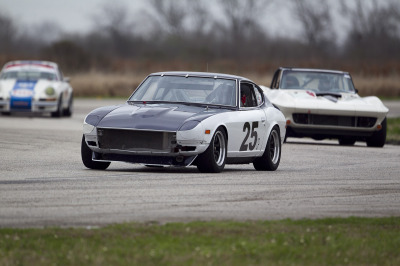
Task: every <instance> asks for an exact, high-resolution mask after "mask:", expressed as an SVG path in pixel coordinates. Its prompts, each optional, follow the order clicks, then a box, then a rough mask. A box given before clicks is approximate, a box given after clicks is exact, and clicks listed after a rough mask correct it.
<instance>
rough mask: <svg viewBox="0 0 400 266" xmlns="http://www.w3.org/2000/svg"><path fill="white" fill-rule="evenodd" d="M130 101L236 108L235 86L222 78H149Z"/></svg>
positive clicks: (232, 81) (231, 81)
mask: <svg viewBox="0 0 400 266" xmlns="http://www.w3.org/2000/svg"><path fill="white" fill-rule="evenodd" d="M129 101H141V102H152V101H156V102H184V103H198V104H214V105H225V106H236V82H235V80H232V79H221V78H203V77H183V76H150V77H148V78H147V79H146V80H145V81H144V82H143V83H142V85H141V86H140V87H139V88H137V89H136V91H135V92H134V94H133V95H132V96H131V97H130V99H129Z"/></svg>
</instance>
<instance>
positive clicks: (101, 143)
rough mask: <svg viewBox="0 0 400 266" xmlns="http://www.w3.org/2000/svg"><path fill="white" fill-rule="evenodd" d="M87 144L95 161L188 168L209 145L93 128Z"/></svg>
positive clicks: (161, 133) (161, 135)
mask: <svg viewBox="0 0 400 266" xmlns="http://www.w3.org/2000/svg"><path fill="white" fill-rule="evenodd" d="M84 135H85V141H86V144H87V145H88V147H89V148H90V149H91V150H92V151H93V158H92V159H93V160H95V161H108V162H111V161H121V162H128V163H142V164H148V165H170V166H189V165H190V164H192V162H193V161H194V160H195V159H196V157H197V155H198V154H200V153H203V152H204V151H205V150H206V149H207V147H208V143H205V142H204V141H199V140H183V141H180V140H177V138H176V135H177V134H176V132H169V131H152V130H132V129H114V128H112V129H110V128H96V127H93V129H92V130H91V132H87V133H86V134H84Z"/></svg>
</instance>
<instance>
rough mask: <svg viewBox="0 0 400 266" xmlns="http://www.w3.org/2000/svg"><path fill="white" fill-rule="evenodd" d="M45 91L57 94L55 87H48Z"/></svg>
mask: <svg viewBox="0 0 400 266" xmlns="http://www.w3.org/2000/svg"><path fill="white" fill-rule="evenodd" d="M44 92H45V93H46V95H47V96H54V95H55V94H56V90H55V89H54V88H53V87H47V88H46V90H45V91H44Z"/></svg>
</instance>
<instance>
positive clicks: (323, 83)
mask: <svg viewBox="0 0 400 266" xmlns="http://www.w3.org/2000/svg"><path fill="white" fill-rule="evenodd" d="M281 80H282V81H281V85H280V88H281V89H291V90H309V91H313V92H316V93H339V92H350V93H354V92H355V89H354V86H353V82H352V81H351V77H350V75H348V74H340V73H326V72H310V71H292V70H286V71H284V72H283V74H282V79H281Z"/></svg>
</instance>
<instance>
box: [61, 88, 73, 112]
mask: <svg viewBox="0 0 400 266" xmlns="http://www.w3.org/2000/svg"><path fill="white" fill-rule="evenodd" d="M73 106H74V98H73V95H72V93H71V96H70V98H69V101H68V107H67V109H65V110H63V114H64V116H67V117H71V116H72V109H73Z"/></svg>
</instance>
